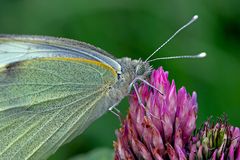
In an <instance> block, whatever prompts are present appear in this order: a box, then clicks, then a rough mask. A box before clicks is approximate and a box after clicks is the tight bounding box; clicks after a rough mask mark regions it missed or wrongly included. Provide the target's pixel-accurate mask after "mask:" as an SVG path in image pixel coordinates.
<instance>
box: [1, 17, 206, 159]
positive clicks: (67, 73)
mask: <svg viewBox="0 0 240 160" xmlns="http://www.w3.org/2000/svg"><path fill="white" fill-rule="evenodd" d="M196 19H197V16H194V17H193V19H192V20H191V21H189V22H188V23H187V24H186V25H184V26H183V27H182V28H180V29H179V30H178V31H177V32H176V33H175V34H173V36H172V37H170V38H169V39H168V40H167V41H166V42H165V43H164V44H163V45H161V46H160V47H159V48H158V49H157V50H156V51H155V52H154V53H153V54H151V55H150V56H149V57H148V58H147V59H146V60H145V61H141V60H131V59H130V58H126V57H125V58H120V59H116V58H114V57H113V56H111V55H110V54H108V53H107V52H105V51H103V50H101V49H99V48H96V47H94V46H92V45H89V44H86V43H83V42H79V41H74V40H69V39H64V38H53V37H44V36H19V35H0V137H1V140H0V159H45V158H47V157H48V156H49V155H51V154H53V153H54V152H55V151H56V150H57V149H58V148H59V147H60V146H61V145H62V144H64V143H67V142H69V141H71V140H72V139H73V138H74V137H76V136H77V135H79V134H81V133H82V132H83V131H84V130H85V128H86V127H88V126H89V125H90V124H91V123H92V122H93V121H94V120H96V119H97V118H98V117H100V116H101V115H103V114H104V113H105V112H106V111H107V110H110V111H112V112H113V113H115V114H117V113H116V111H117V110H116V111H114V110H113V109H115V106H116V105H117V104H118V103H119V102H120V101H121V100H122V99H123V98H124V97H125V96H127V95H128V92H129V89H130V88H132V87H133V88H135V82H136V81H138V80H140V81H142V82H143V83H147V84H148V85H149V86H150V87H153V86H151V84H149V83H148V82H147V81H145V80H144V79H146V77H147V76H148V75H149V73H150V72H151V69H152V68H151V66H150V65H149V62H152V61H155V60H158V59H171V58H202V57H204V56H205V53H201V54H198V55H195V56H180V57H166V58H156V59H153V60H149V59H150V58H151V57H152V56H153V55H154V54H155V53H156V52H157V51H158V50H159V49H160V48H162V47H163V46H164V45H165V44H166V43H167V42H168V41H170V40H171V39H172V38H173V37H174V36H175V35H176V34H177V33H178V32H180V31H181V30H182V29H183V28H185V27H186V26H188V25H189V24H191V23H192V22H193V21H195V20H196ZM153 88H154V87H153ZM155 89H156V88H155ZM139 103H141V100H140V98H139Z"/></svg>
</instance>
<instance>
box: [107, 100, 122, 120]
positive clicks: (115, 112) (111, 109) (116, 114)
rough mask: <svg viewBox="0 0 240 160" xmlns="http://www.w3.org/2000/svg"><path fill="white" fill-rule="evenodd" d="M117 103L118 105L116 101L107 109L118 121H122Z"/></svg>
mask: <svg viewBox="0 0 240 160" xmlns="http://www.w3.org/2000/svg"><path fill="white" fill-rule="evenodd" d="M117 105H118V103H116V104H114V105H113V106H111V107H110V108H109V109H108V110H109V111H110V112H112V113H113V114H114V115H115V116H117V117H118V118H119V120H120V121H122V116H121V112H120V110H119V109H117V108H116V106H117Z"/></svg>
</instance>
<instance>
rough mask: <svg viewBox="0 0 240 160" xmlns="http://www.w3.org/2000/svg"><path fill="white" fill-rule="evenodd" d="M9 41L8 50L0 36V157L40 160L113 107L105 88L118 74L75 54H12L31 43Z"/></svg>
mask: <svg viewBox="0 0 240 160" xmlns="http://www.w3.org/2000/svg"><path fill="white" fill-rule="evenodd" d="M10 42H11V44H14V45H9V49H8V47H7V46H8V45H6V43H5V41H1V40H0V50H1V52H0V56H1V55H3V54H4V53H5V56H2V58H5V60H2V59H1V60H2V62H0V65H1V64H2V65H1V67H0V137H1V138H0V159H44V158H46V157H48V156H49V155H51V154H52V153H54V152H55V151H56V150H57V149H58V148H59V147H60V146H61V145H62V144H64V143H66V142H67V141H69V140H71V139H72V138H74V137H75V136H77V135H79V134H80V133H81V132H83V130H84V129H85V128H86V127H87V126H88V125H89V124H90V123H91V122H92V121H94V120H95V119H96V118H98V117H100V116H101V115H102V114H104V112H106V110H107V109H108V108H109V107H110V106H111V105H113V104H111V103H110V102H111V100H110V98H109V97H108V91H109V87H111V86H112V85H113V84H114V83H115V82H116V80H117V76H116V73H115V72H114V71H115V70H114V69H113V68H111V67H110V66H108V65H105V64H103V63H100V62H98V61H95V60H91V59H85V58H80V56H79V57H57V56H55V57H54V56H53V57H51V56H48V57H36V55H35V56H33V57H34V58H31V57H30V58H29V57H28V58H23V59H22V58H16V57H18V55H21V56H19V57H22V54H25V53H24V52H27V51H24V48H29V44H33V45H35V42H34V41H29V42H27V43H26V44H25V45H24V43H22V42H21V43H18V42H17V41H15V42H14V43H12V41H10ZM4 43H5V45H2V46H4V47H1V44H4ZM41 45H42V46H43V48H44V47H46V46H45V45H43V44H38V47H39V48H38V49H42V48H41ZM19 46H21V48H22V50H21V52H20V51H19ZM30 48H31V47H30ZM4 51H7V52H4ZM10 51H11V52H10ZM31 51H32V52H33V51H34V50H33V49H32V48H31ZM51 51H52V50H51V49H50V50H48V49H44V50H43V49H42V51H41V54H49V53H50V52H51ZM60 51H62V50H61V49H60ZM62 52H63V51H62ZM65 52H66V51H65V50H64V53H65ZM7 53H11V54H12V55H13V54H14V56H9V58H7V55H6V54H7ZM23 57H24V56H23ZM25 57H26V55H25Z"/></svg>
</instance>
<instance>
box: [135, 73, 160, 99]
mask: <svg viewBox="0 0 240 160" xmlns="http://www.w3.org/2000/svg"><path fill="white" fill-rule="evenodd" d="M137 80H139V81H142V82H143V83H145V84H146V85H148V86H149V87H151V88H153V89H156V90H157V91H158V92H159V93H160V94H161V95H162V96H164V94H163V93H162V91H160V90H159V89H158V88H156V87H155V86H153V85H151V84H150V83H149V82H148V81H146V80H144V79H142V78H140V77H136V78H135V82H136V81H137Z"/></svg>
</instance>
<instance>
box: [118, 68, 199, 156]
mask: <svg viewBox="0 0 240 160" xmlns="http://www.w3.org/2000/svg"><path fill="white" fill-rule="evenodd" d="M149 82H150V83H151V84H152V85H153V86H154V87H156V88H157V89H158V90H160V91H161V93H162V94H160V93H159V91H158V90H156V89H153V88H151V87H149V86H148V85H146V84H143V83H142V84H140V85H139V86H138V88H137V91H138V93H139V95H140V98H141V101H142V103H143V104H144V107H143V106H141V105H140V104H139V100H138V98H137V96H136V93H135V92H133V96H131V97H130V100H129V102H130V109H129V113H128V115H127V118H126V120H124V122H123V124H122V128H120V129H119V130H118V131H117V132H116V135H117V142H115V144H114V146H115V159H116V160H131V159H147V160H153V159H157V160H160V159H187V157H188V156H187V155H188V154H187V153H189V141H190V139H191V135H192V132H193V131H194V130H195V128H196V124H195V122H196V117H197V116H196V115H197V101H196V99H197V95H196V93H195V92H193V94H192V96H190V95H189V94H188V93H187V91H186V89H185V88H184V87H182V88H181V89H179V90H178V92H177V91H176V86H175V83H174V81H172V83H170V82H169V80H168V73H167V72H165V71H164V70H163V69H162V68H161V67H160V68H159V69H157V70H154V71H153V72H152V75H151V77H150V80H149Z"/></svg>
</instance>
